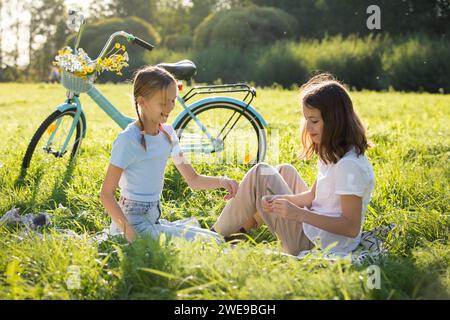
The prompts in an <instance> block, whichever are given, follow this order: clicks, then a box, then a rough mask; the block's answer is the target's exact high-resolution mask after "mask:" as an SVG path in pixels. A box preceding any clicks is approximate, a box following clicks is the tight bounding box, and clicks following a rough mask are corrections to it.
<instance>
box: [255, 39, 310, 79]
mask: <svg viewBox="0 0 450 320" xmlns="http://www.w3.org/2000/svg"><path fill="white" fill-rule="evenodd" d="M261 52H262V54H261V55H260V56H259V57H258V60H257V62H256V75H255V79H258V80H257V81H258V82H257V83H258V85H262V86H270V85H272V84H273V83H277V84H280V85H282V86H284V87H290V86H291V85H293V84H298V85H299V84H301V83H304V82H305V81H306V80H307V79H308V76H309V71H308V69H307V67H306V63H305V61H304V57H301V56H299V55H298V54H297V52H296V50H295V45H294V44H293V43H290V42H277V43H276V44H275V45H274V46H271V47H268V48H267V50H261Z"/></svg>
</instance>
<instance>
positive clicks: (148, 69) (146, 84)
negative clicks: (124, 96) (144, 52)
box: [133, 66, 177, 150]
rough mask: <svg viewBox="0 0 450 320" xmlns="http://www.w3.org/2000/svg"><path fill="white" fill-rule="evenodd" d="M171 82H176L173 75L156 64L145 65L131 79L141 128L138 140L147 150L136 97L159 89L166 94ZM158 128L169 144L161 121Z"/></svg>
mask: <svg viewBox="0 0 450 320" xmlns="http://www.w3.org/2000/svg"><path fill="white" fill-rule="evenodd" d="M173 83H174V84H176V83H177V81H176V79H175V78H174V76H173V75H172V74H171V73H169V72H168V71H166V70H165V69H163V68H161V67H157V66H145V67H143V68H141V69H139V70H138V71H137V72H136V74H135V76H134V80H133V98H134V106H135V108H136V113H137V116H138V120H139V124H140V125H141V128H142V130H141V138H140V139H141V141H140V142H141V145H142V147H143V148H144V149H145V150H147V145H146V142H145V127H144V121H142V117H141V114H140V112H139V105H138V102H137V98H138V97H140V96H141V97H146V96H149V95H152V94H154V93H155V92H158V91H161V90H163V91H164V94H166V91H167V88H168V87H169V86H170V85H171V84H173ZM159 130H160V131H161V132H163V133H164V135H165V136H166V137H167V139H168V140H169V142H170V144H172V138H171V136H170V134H169V133H168V132H167V131H166V130H165V129H164V127H163V126H162V124H161V123H160V124H159Z"/></svg>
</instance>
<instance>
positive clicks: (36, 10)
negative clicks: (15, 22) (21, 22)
mask: <svg viewBox="0 0 450 320" xmlns="http://www.w3.org/2000/svg"><path fill="white" fill-rule="evenodd" d="M26 9H27V10H29V12H30V16H31V18H30V21H29V26H28V27H29V43H28V49H29V53H28V54H29V58H30V61H29V65H28V68H29V70H28V75H29V77H30V78H36V79H40V80H43V79H46V77H47V75H48V72H49V67H50V65H51V63H52V61H53V58H54V56H55V54H56V53H57V51H58V49H59V48H61V47H62V46H63V44H64V42H65V39H66V37H67V35H68V32H69V30H68V29H67V26H66V20H67V8H66V6H65V4H64V0H40V1H36V0H33V1H29V2H28V6H27V7H26ZM39 39H40V40H39Z"/></svg>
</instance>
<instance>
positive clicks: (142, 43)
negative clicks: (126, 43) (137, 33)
mask: <svg viewBox="0 0 450 320" xmlns="http://www.w3.org/2000/svg"><path fill="white" fill-rule="evenodd" d="M132 42H133V43H135V44H137V45H139V46H141V47H142V48H144V49H147V50H149V51H152V50H153V48H154V46H153V45H151V44H150V43H148V42H146V41H144V40H142V39H140V38H138V37H134V40H132Z"/></svg>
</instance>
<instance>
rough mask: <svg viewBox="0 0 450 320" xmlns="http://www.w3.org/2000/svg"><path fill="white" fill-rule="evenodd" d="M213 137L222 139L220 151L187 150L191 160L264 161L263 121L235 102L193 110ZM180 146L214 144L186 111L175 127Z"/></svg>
mask: <svg viewBox="0 0 450 320" xmlns="http://www.w3.org/2000/svg"><path fill="white" fill-rule="evenodd" d="M191 111H192V112H193V113H194V115H195V116H196V117H197V118H198V119H199V120H200V122H201V123H202V124H203V125H204V126H205V127H206V128H207V129H208V131H209V133H210V134H211V135H212V137H213V138H220V139H221V140H222V141H223V150H220V152H212V153H207V152H195V151H192V152H188V158H189V160H190V161H191V163H204V162H207V163H227V164H230V163H238V164H250V165H254V164H255V163H258V162H261V161H264V158H265V155H266V149H267V137H266V131H265V128H264V126H263V125H262V123H261V122H260V120H259V119H258V118H257V117H256V116H255V115H254V114H252V113H250V112H248V110H246V111H245V110H244V107H242V106H241V105H238V104H235V103H233V102H211V103H206V104H202V105H199V106H198V107H196V108H194V109H192V110H191ZM174 129H175V130H176V131H177V135H178V138H179V139H180V145H181V147H182V148H183V149H185V150H187V151H189V150H190V146H192V145H194V144H195V145H209V146H212V144H211V142H210V141H209V139H208V137H207V136H206V135H205V133H203V132H202V130H201V129H200V128H199V126H198V125H197V124H196V122H195V121H194V120H193V119H192V117H191V116H190V115H189V114H188V113H187V114H186V115H185V116H184V117H183V118H182V119H181V120H180V121H179V122H178V123H177V124H176V127H175V128H174Z"/></svg>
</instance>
